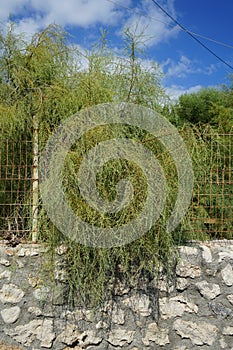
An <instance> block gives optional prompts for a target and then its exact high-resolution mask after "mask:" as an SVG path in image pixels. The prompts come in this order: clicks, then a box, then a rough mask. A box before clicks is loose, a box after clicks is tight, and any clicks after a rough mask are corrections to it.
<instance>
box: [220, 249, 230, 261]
mask: <svg viewBox="0 0 233 350" xmlns="http://www.w3.org/2000/svg"><path fill="white" fill-rule="evenodd" d="M223 260H233V251H230V250H226V251H223V252H220V253H218V262H219V263H220V262H221V261H223Z"/></svg>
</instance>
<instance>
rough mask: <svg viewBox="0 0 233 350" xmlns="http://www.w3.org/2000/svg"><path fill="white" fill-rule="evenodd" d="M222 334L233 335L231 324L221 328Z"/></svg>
mask: <svg viewBox="0 0 233 350" xmlns="http://www.w3.org/2000/svg"><path fill="white" fill-rule="evenodd" d="M222 334H224V335H233V326H229V327H225V328H223V332H222Z"/></svg>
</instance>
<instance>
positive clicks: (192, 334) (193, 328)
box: [173, 319, 218, 345]
mask: <svg viewBox="0 0 233 350" xmlns="http://www.w3.org/2000/svg"><path fill="white" fill-rule="evenodd" d="M173 328H174V329H175V331H176V333H177V334H179V335H180V336H181V337H182V338H187V339H190V340H191V342H192V344H193V345H213V343H214V342H215V340H216V337H217V333H218V328H217V327H216V326H214V325H212V324H210V323H207V322H200V323H198V324H197V323H194V322H191V321H188V322H187V321H184V320H181V319H177V320H176V321H175V322H174V325H173Z"/></svg>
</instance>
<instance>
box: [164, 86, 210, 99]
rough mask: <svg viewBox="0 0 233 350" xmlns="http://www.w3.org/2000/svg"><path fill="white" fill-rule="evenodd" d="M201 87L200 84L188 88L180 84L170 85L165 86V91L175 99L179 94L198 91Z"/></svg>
mask: <svg viewBox="0 0 233 350" xmlns="http://www.w3.org/2000/svg"><path fill="white" fill-rule="evenodd" d="M202 88H203V86H202V85H194V86H191V87H189V88H185V87H184V86H181V85H171V86H169V87H165V91H166V93H167V94H168V96H169V97H170V98H171V100H173V101H177V100H178V98H179V97H180V96H181V95H183V94H191V93H194V92H198V91H199V90H201V89H202Z"/></svg>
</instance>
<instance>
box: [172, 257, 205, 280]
mask: <svg viewBox="0 0 233 350" xmlns="http://www.w3.org/2000/svg"><path fill="white" fill-rule="evenodd" d="M176 273H177V275H178V276H180V277H190V278H196V277H199V276H200V275H201V268H200V266H198V265H192V264H190V263H189V262H188V261H186V260H180V261H179V263H178V265H177V267H176Z"/></svg>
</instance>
